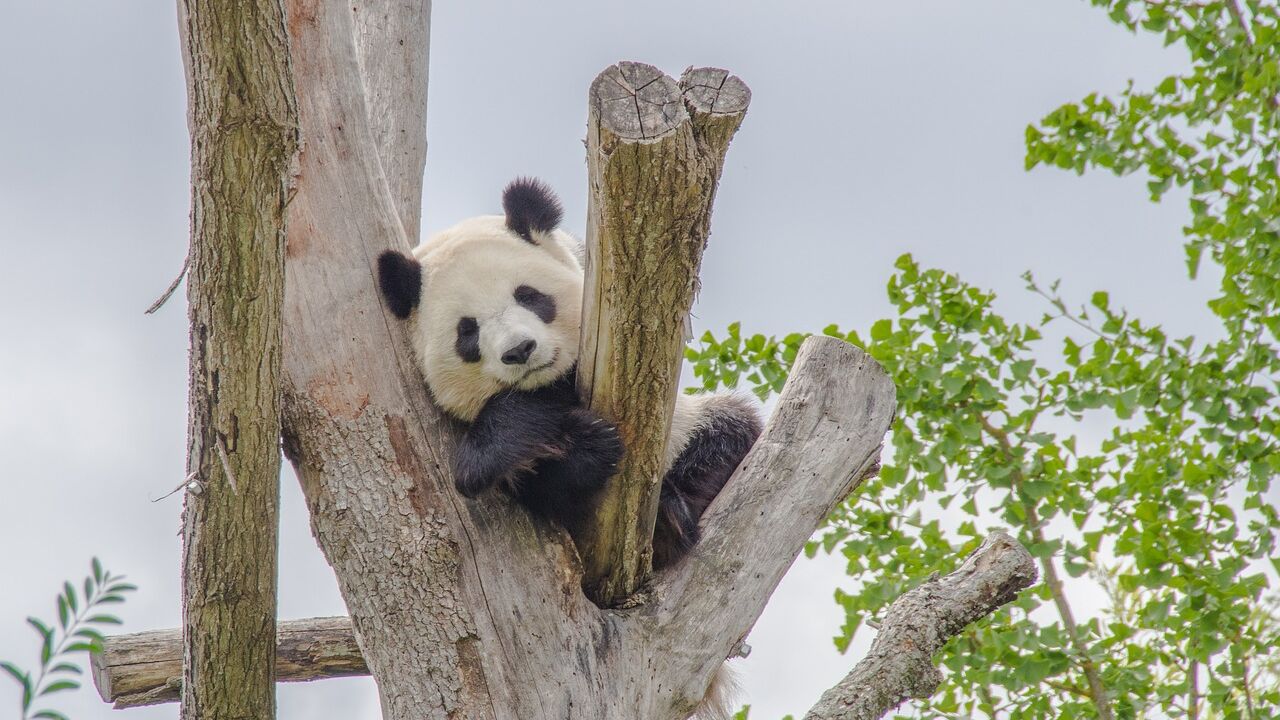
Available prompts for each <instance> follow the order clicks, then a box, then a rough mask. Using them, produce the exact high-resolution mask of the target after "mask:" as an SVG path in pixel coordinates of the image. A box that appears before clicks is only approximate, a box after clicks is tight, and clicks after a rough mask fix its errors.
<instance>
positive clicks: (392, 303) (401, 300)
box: [378, 250, 422, 320]
mask: <svg viewBox="0 0 1280 720" xmlns="http://www.w3.org/2000/svg"><path fill="white" fill-rule="evenodd" d="M378 287H379V288H380V289H381V290H382V297H383V298H384V299H385V300H386V301H387V307H388V308H390V309H391V314H392V315H395V316H396V317H398V318H400V319H401V320H404V319H405V318H407V317H409V313H411V312H413V309H414V308H416V307H418V301H419V300H420V299H421V298H422V265H421V264H420V263H419V262H418V261H417V260H416V259H414V258H411V257H408V256H407V255H405V254H404V253H400V252H396V251H395V250H387V251H386V252H384V253H382V254H381V255H379V256H378Z"/></svg>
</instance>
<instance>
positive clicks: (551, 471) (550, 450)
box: [454, 372, 623, 529]
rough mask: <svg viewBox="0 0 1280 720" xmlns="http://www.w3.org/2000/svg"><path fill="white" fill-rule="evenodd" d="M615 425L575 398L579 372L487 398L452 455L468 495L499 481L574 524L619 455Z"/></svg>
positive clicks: (532, 506) (531, 504) (541, 510)
mask: <svg viewBox="0 0 1280 720" xmlns="http://www.w3.org/2000/svg"><path fill="white" fill-rule="evenodd" d="M622 454H623V448H622V440H621V438H619V436H618V429H617V428H616V427H614V426H613V425H612V424H611V423H609V422H606V421H605V420H603V419H602V418H600V417H599V416H598V415H596V414H595V413H593V412H591V411H590V410H587V409H586V408H583V407H581V406H580V405H579V404H578V397H577V391H576V389H575V374H574V373H572V372H570V373H569V374H567V375H566V376H565V377H562V378H560V379H559V380H557V381H556V382H555V383H553V384H551V385H548V386H546V387H543V388H539V389H537V390H530V391H521V390H511V391H507V392H504V393H501V394H499V395H495V396H493V397H492V398H490V399H489V401H488V402H487V403H486V404H485V406H484V407H483V408H482V409H481V410H480V413H479V415H477V416H476V419H475V421H474V422H473V423H472V424H471V425H470V426H469V427H468V428H467V430H466V432H465V433H464V434H463V436H462V442H461V443H459V445H458V451H457V455H456V456H455V457H454V482H455V483H456V485H457V488H458V492H460V493H462V494H463V495H465V496H467V497H475V496H477V495H479V494H480V493H482V492H484V491H486V490H488V489H490V488H492V487H494V486H500V487H502V488H504V489H505V490H507V491H508V492H510V493H511V494H512V495H514V496H515V497H516V499H517V500H519V501H520V503H521V504H522V505H524V506H525V507H526V508H528V509H529V510H530V511H532V512H534V513H536V514H538V515H541V516H543V517H548V518H551V519H553V520H556V521H557V522H559V523H561V524H562V525H564V526H566V527H568V528H570V529H573V528H575V527H576V526H577V523H578V522H579V521H580V519H581V518H582V517H584V516H585V515H586V514H587V513H588V512H590V509H591V508H592V507H593V506H594V501H595V499H596V497H597V496H598V495H599V492H600V490H602V489H603V488H604V486H605V483H607V482H608V480H609V477H610V476H612V475H613V473H614V471H615V470H616V469H617V465H618V462H619V461H620V460H621V459H622Z"/></svg>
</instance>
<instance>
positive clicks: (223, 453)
mask: <svg viewBox="0 0 1280 720" xmlns="http://www.w3.org/2000/svg"><path fill="white" fill-rule="evenodd" d="M218 460H220V461H221V462H222V472H224V473H226V474H227V482H228V483H229V484H230V485H231V494H232V495H239V494H240V493H239V491H238V490H237V488H236V474H235V473H234V472H232V471H231V459H230V458H228V457H227V444H226V443H225V442H223V441H222V436H221V435H219V436H218Z"/></svg>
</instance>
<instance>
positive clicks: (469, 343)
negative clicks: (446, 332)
mask: <svg viewBox="0 0 1280 720" xmlns="http://www.w3.org/2000/svg"><path fill="white" fill-rule="evenodd" d="M453 350H454V352H456V353H458V357H460V358H462V362H468V363H478V362H480V326H479V325H477V324H476V319H475V318H473V317H464V318H458V338H457V339H456V340H454V341H453Z"/></svg>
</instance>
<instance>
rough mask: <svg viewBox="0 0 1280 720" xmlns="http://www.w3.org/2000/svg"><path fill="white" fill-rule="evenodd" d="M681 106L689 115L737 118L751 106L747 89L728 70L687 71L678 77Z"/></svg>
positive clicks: (748, 89) (700, 69)
mask: <svg viewBox="0 0 1280 720" xmlns="http://www.w3.org/2000/svg"><path fill="white" fill-rule="evenodd" d="M680 88H681V90H682V91H683V92H684V102H685V105H686V106H688V108H689V109H690V110H691V111H692V112H696V113H706V114H710V115H739V114H742V113H745V112H746V111H747V106H748V105H750V104H751V88H749V87H747V84H746V83H744V82H743V81H742V78H740V77H738V76H737V75H730V74H729V71H728V70H722V69H720V68H713V67H701V68H694V67H691V68H689V69H687V70H685V71H684V74H682V75H681V76H680Z"/></svg>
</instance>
